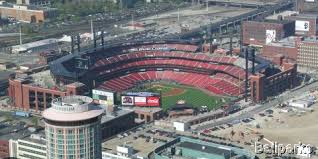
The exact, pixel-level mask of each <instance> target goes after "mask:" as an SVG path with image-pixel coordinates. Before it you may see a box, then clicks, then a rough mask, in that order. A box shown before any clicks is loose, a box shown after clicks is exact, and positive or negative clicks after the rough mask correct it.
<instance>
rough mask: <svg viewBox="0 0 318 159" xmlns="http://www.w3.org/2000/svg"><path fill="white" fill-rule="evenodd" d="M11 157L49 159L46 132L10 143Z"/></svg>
mask: <svg viewBox="0 0 318 159" xmlns="http://www.w3.org/2000/svg"><path fill="white" fill-rule="evenodd" d="M9 145H10V146H9V147H10V157H13V158H19V159H47V157H46V140H45V135H44V132H41V133H37V134H31V135H30V136H28V137H25V138H20V139H17V140H13V139H11V140H10V141H9Z"/></svg>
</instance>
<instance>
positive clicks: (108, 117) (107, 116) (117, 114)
mask: <svg viewBox="0 0 318 159" xmlns="http://www.w3.org/2000/svg"><path fill="white" fill-rule="evenodd" d="M132 112H133V110H130V109H122V108H115V109H114V111H113V112H109V111H107V109H106V113H105V114H104V115H103V116H102V119H101V120H102V121H101V123H105V122H109V121H111V120H113V119H116V118H118V117H121V116H123V115H126V114H130V113H132Z"/></svg>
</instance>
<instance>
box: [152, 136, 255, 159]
mask: <svg viewBox="0 0 318 159" xmlns="http://www.w3.org/2000/svg"><path fill="white" fill-rule="evenodd" d="M170 147H176V148H177V149H178V150H180V148H181V151H182V148H186V149H191V150H193V151H200V152H204V153H205V154H202V155H203V156H196V157H197V158H200V157H204V158H206V157H207V156H205V155H206V154H211V155H222V156H224V155H225V156H228V157H229V156H231V157H234V158H247V159H248V158H251V159H252V158H255V155H254V154H253V153H251V152H249V151H248V150H244V149H240V148H237V147H231V146H226V145H221V144H216V143H212V142H205V141H202V140H199V139H192V138H188V137H179V138H176V139H175V140H173V141H171V142H170V143H168V144H167V145H162V146H161V147H160V148H157V149H156V150H155V156H166V157H168V158H178V157H183V156H182V152H180V151H175V153H174V154H173V153H172V152H171V151H170V149H169V148H170ZM178 152H179V153H178ZM195 154H197V155H200V153H195ZM189 157H191V156H189ZM209 157H211V156H209Z"/></svg>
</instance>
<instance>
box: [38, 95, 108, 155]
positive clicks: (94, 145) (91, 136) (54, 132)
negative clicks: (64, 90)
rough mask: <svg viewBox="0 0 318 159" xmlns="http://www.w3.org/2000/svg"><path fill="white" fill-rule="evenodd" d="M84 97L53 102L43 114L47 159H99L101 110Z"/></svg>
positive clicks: (67, 97)
mask: <svg viewBox="0 0 318 159" xmlns="http://www.w3.org/2000/svg"><path fill="white" fill-rule="evenodd" d="M92 102H93V99H91V98H89V97H85V96H66V97H61V98H57V99H54V100H53V101H52V107H51V108H49V109H46V110H45V111H44V112H43V117H44V122H45V135H46V141H47V143H46V145H47V158H48V159H101V156H102V153H101V129H100V124H101V115H102V114H103V112H104V110H103V109H102V108H100V107H98V106H96V105H94V104H93V103H92Z"/></svg>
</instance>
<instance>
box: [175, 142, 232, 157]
mask: <svg viewBox="0 0 318 159" xmlns="http://www.w3.org/2000/svg"><path fill="white" fill-rule="evenodd" d="M178 146H179V147H183V148H188V149H192V150H196V151H202V152H205V153H211V154H217V155H224V154H229V153H230V151H229V150H228V149H222V148H220V147H212V146H203V145H202V144H198V143H192V142H188V141H185V142H182V143H180V144H179V145H178Z"/></svg>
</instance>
